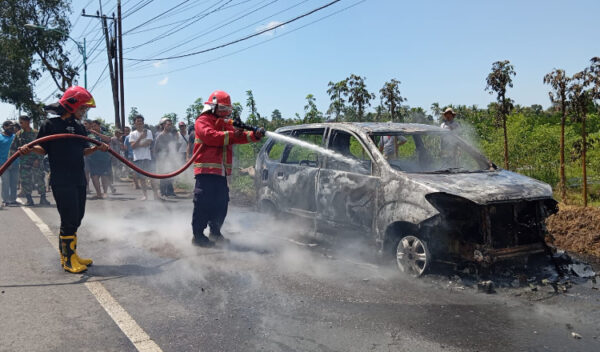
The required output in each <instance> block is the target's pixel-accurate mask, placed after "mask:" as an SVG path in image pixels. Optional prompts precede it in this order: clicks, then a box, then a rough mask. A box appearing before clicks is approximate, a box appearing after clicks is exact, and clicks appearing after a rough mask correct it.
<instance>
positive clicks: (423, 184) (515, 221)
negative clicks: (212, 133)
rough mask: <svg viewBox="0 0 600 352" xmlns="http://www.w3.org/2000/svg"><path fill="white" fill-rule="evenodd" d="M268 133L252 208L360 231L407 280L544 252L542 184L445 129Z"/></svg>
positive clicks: (370, 127) (327, 228)
mask: <svg viewBox="0 0 600 352" xmlns="http://www.w3.org/2000/svg"><path fill="white" fill-rule="evenodd" d="M276 132H277V133H278V134H279V135H281V136H283V137H281V138H280V137H278V135H277V134H274V135H273V137H271V138H270V139H269V140H268V141H267V142H266V143H265V145H264V146H263V148H262V149H261V151H260V153H259V155H258V158H257V161H256V166H255V167H256V174H255V175H256V176H255V184H256V189H257V197H258V199H257V204H258V206H259V209H261V210H264V211H270V212H277V213H287V214H292V215H294V216H301V217H304V218H308V219H310V220H311V222H314V225H315V226H316V228H317V231H319V232H322V233H325V234H328V233H331V234H339V235H342V234H343V235H344V236H346V234H349V233H359V234H362V235H364V236H370V238H371V239H372V240H373V241H374V243H375V245H376V248H378V250H379V252H380V253H382V254H384V255H389V256H391V258H395V260H396V262H397V264H398V267H399V269H400V270H401V271H404V272H408V273H410V274H412V275H415V276H419V275H421V274H423V273H424V272H426V270H427V269H428V268H429V267H430V266H431V264H432V263H433V261H448V260H451V261H456V260H466V261H469V262H476V263H482V264H492V263H494V262H496V261H499V260H503V259H506V258H511V257H515V256H524V255H530V254H533V253H541V252H544V251H545V250H546V246H545V243H544V236H545V232H546V230H545V225H544V220H545V219H546V218H547V217H548V216H549V215H550V214H552V213H553V212H555V211H556V201H554V199H553V198H552V189H551V187H550V186H549V185H548V184H546V183H543V182H540V181H537V180H534V179H531V178H529V177H526V176H523V175H520V174H517V173H514V172H511V171H507V170H502V169H499V168H497V167H496V166H495V165H494V164H493V163H491V162H490V161H489V160H488V159H487V158H486V157H485V156H484V155H482V154H481V153H480V152H479V151H478V150H477V149H476V148H474V147H473V146H471V145H470V144H469V143H467V142H466V141H465V140H464V139H462V138H461V137H459V136H458V135H457V134H456V133H455V132H454V131H450V130H446V129H441V128H439V127H436V126H430V125H422V124H404V123H322V124H307V125H299V126H290V127H283V128H280V129H278V130H277V131H276ZM290 137H292V138H293V139H291V138H290ZM296 141H301V142H296ZM386 143H387V145H386ZM389 143H393V144H392V145H393V147H392V148H389V147H388V146H389ZM384 150H385V152H383V151H384ZM390 151H391V152H390Z"/></svg>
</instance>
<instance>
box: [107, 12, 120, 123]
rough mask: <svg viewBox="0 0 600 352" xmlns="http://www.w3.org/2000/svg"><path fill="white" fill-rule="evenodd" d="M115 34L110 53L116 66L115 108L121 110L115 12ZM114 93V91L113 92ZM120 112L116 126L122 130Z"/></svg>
mask: <svg viewBox="0 0 600 352" xmlns="http://www.w3.org/2000/svg"><path fill="white" fill-rule="evenodd" d="M112 19H113V36H112V38H111V40H110V49H111V50H110V53H111V56H112V58H113V60H114V68H115V78H114V80H115V86H114V87H115V88H113V91H116V92H117V105H116V106H115V109H116V110H117V111H120V110H119V59H118V57H117V21H116V18H115V14H114V12H113V16H112ZM113 94H114V93H113ZM120 115H121V114H120V112H119V113H116V114H115V128H116V129H118V130H122V129H123V126H121V118H120Z"/></svg>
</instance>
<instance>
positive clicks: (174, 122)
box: [161, 112, 177, 126]
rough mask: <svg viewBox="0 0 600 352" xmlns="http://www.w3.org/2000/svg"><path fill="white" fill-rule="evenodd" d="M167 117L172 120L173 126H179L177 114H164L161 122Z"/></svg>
mask: <svg viewBox="0 0 600 352" xmlns="http://www.w3.org/2000/svg"><path fill="white" fill-rule="evenodd" d="M165 117H166V118H168V119H169V120H171V122H172V123H173V126H175V125H177V114H176V113H174V112H170V113H168V114H164V115H163V116H162V117H161V120H162V119H164V118H165Z"/></svg>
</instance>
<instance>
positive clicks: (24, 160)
mask: <svg viewBox="0 0 600 352" xmlns="http://www.w3.org/2000/svg"><path fill="white" fill-rule="evenodd" d="M19 124H20V125H21V130H20V131H19V132H17V133H16V134H15V139H14V140H13V142H12V145H11V146H10V153H11V154H13V153H15V152H17V150H18V149H19V148H20V147H22V146H24V145H25V144H28V143H30V142H32V141H33V140H35V139H36V136H37V134H38V131H36V130H34V129H32V128H31V118H30V117H29V116H27V115H23V116H21V117H19ZM43 161H44V157H43V156H41V155H38V154H29V155H23V156H21V158H20V163H19V180H20V182H21V190H22V192H23V195H24V196H25V198H26V199H27V203H25V205H27V206H32V205H34V203H33V198H31V193H33V188H34V187H36V190H37V191H38V193H39V194H40V205H50V202H48V200H47V199H46V181H45V178H44V168H43V167H42V162H43Z"/></svg>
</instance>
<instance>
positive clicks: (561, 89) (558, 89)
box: [540, 69, 571, 202]
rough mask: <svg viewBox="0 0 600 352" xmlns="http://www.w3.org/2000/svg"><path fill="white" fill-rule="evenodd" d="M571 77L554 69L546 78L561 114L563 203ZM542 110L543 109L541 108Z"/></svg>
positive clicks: (560, 186)
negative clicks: (568, 96) (568, 97)
mask: <svg viewBox="0 0 600 352" xmlns="http://www.w3.org/2000/svg"><path fill="white" fill-rule="evenodd" d="M570 80H571V79H570V77H568V76H567V75H566V74H565V71H564V70H561V69H554V70H553V71H552V72H550V73H548V74H546V75H545V76H544V83H545V84H549V85H550V86H551V87H552V89H553V90H554V91H553V92H548V95H549V96H550V101H551V102H552V104H554V105H555V106H556V107H557V108H558V109H559V110H560V113H561V117H560V172H559V178H560V181H559V183H558V189H559V192H560V198H561V200H562V201H563V202H566V201H567V186H566V185H567V180H566V177H565V123H566V121H567V106H568V104H569V101H568V99H567V88H568V87H569V82H570ZM540 108H541V107H540Z"/></svg>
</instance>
